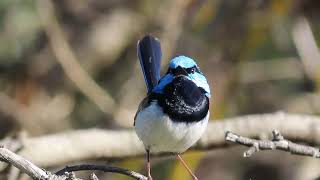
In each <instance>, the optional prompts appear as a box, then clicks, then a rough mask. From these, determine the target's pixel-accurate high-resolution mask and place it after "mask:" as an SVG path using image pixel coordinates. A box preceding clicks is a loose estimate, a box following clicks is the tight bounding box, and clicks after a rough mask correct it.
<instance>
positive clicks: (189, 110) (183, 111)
mask: <svg viewBox="0 0 320 180" xmlns="http://www.w3.org/2000/svg"><path fill="white" fill-rule="evenodd" d="M151 97H152V98H151V99H156V100H158V103H159V105H160V106H161V107H162V108H163V111H164V113H166V114H168V115H169V117H170V118H171V119H172V120H173V121H180V122H197V121H200V120H202V119H203V118H204V117H205V116H206V115H207V113H208V110H209V98H208V97H207V96H206V95H205V91H204V90H203V89H202V88H199V87H198V86H197V85H196V84H195V83H193V82H192V81H191V80H189V79H188V78H187V77H185V76H179V77H176V78H175V79H174V80H173V81H172V82H171V83H169V84H168V85H167V86H166V87H165V89H164V92H163V93H162V94H155V93H153V94H152V95H151Z"/></svg>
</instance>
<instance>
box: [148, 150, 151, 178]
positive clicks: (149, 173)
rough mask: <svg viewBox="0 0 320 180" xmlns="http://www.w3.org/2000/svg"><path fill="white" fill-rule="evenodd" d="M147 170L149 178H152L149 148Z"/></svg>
mask: <svg viewBox="0 0 320 180" xmlns="http://www.w3.org/2000/svg"><path fill="white" fill-rule="evenodd" d="M147 172H148V180H152V176H151V163H150V151H149V150H147Z"/></svg>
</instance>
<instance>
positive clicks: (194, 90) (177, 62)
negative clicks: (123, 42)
mask: <svg viewBox="0 0 320 180" xmlns="http://www.w3.org/2000/svg"><path fill="white" fill-rule="evenodd" d="M137 51H138V58H139V60H140V64H141V68H142V72H143V75H144V79H145V82H146V86H147V90H148V94H147V96H146V97H145V98H144V99H143V100H142V102H141V103H140V106H139V108H138V111H137V113H136V116H135V119H134V120H135V123H134V125H135V130H136V133H137V135H138V137H139V138H140V140H141V141H142V142H143V144H144V146H145V149H146V152H147V171H148V179H149V180H151V179H152V177H151V173H150V153H158V152H166V153H174V154H176V155H177V157H178V159H179V160H180V161H181V162H182V163H183V165H184V166H185V168H186V169H187V170H188V172H189V173H190V174H191V175H192V177H193V179H197V177H196V176H195V175H194V174H193V173H192V171H191V170H190V169H189V168H188V166H187V165H186V163H185V162H184V161H183V159H182V158H181V156H180V153H182V152H184V151H186V150H187V149H188V148H190V147H191V146H192V145H193V144H195V143H196V141H198V140H199V139H200V137H201V135H202V134H203V133H204V131H205V129H206V127H207V124H208V119H209V98H210V88H209V85H208V83H207V80H206V78H205V76H204V74H203V73H202V72H201V71H200V69H199V67H198V65H197V64H196V62H195V61H194V60H193V59H191V58H189V57H186V56H178V57H175V58H173V59H172V60H171V61H170V63H169V68H168V71H167V73H166V74H165V75H164V76H163V77H160V67H161V54H162V53H161V46H160V42H159V40H158V39H157V38H155V37H153V36H149V35H147V36H145V37H144V38H143V39H141V40H140V41H139V42H138V46H137Z"/></svg>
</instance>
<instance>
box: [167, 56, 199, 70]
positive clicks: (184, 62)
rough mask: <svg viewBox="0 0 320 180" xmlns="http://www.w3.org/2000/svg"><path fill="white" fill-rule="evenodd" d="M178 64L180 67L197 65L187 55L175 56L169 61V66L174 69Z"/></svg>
mask: <svg viewBox="0 0 320 180" xmlns="http://www.w3.org/2000/svg"><path fill="white" fill-rule="evenodd" d="M178 66H180V67H182V68H192V67H193V66H197V64H196V62H194V60H193V59H191V58H189V57H186V56H177V57H175V58H173V59H172V60H171V61H170V63H169V68H172V69H175V68H177V67H178Z"/></svg>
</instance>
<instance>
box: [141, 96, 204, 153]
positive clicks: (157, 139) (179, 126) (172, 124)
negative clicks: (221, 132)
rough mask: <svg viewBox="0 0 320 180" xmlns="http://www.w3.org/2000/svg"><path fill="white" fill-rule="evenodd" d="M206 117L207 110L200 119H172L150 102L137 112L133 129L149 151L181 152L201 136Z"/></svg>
mask: <svg viewBox="0 0 320 180" xmlns="http://www.w3.org/2000/svg"><path fill="white" fill-rule="evenodd" d="M208 117H209V112H207V114H206V116H205V117H204V118H203V119H202V120H201V121H197V122H188V123H187V122H177V121H173V120H172V119H171V118H170V117H169V116H168V115H167V114H165V113H164V112H163V109H162V107H160V106H159V105H158V103H157V102H151V103H150V104H149V106H147V107H146V108H144V109H142V110H141V111H139V112H138V113H137V116H136V124H135V130H136V132H137V135H138V137H139V138H140V139H141V141H142V142H143V144H144V145H145V148H146V149H149V150H150V151H151V152H174V153H181V152H184V151H185V150H187V149H188V148H189V147H190V146H192V145H193V144H194V143H195V142H196V141H197V140H198V139H199V138H200V137H201V135H202V134H203V132H204V131H205V129H206V126H207V123H208Z"/></svg>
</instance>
